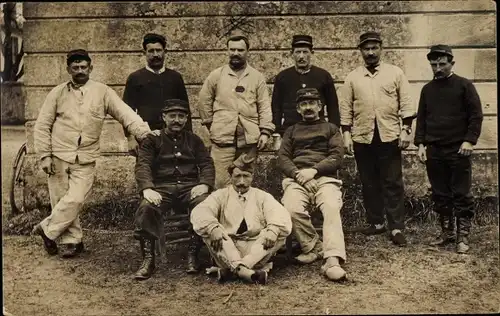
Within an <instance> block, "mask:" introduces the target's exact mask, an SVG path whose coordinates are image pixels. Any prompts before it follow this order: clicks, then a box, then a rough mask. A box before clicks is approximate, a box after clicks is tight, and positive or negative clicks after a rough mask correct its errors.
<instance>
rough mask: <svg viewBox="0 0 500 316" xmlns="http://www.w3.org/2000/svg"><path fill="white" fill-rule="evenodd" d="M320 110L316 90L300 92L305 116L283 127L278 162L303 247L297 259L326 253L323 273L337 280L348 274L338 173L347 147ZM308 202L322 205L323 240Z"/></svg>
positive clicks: (303, 260) (286, 200)
mask: <svg viewBox="0 0 500 316" xmlns="http://www.w3.org/2000/svg"><path fill="white" fill-rule="evenodd" d="M320 111H321V97H320V95H319V93H318V90H316V89H314V88H305V89H300V90H299V91H297V112H299V113H300V115H301V116H302V121H300V122H298V123H296V124H295V125H293V126H291V127H289V128H287V130H286V131H285V135H284V137H283V142H282V143H281V148H280V150H279V152H278V166H279V169H281V171H282V172H283V173H284V175H285V179H284V180H283V190H284V194H283V205H284V206H285V208H286V209H287V210H288V211H289V212H290V215H291V217H292V223H293V233H294V235H295V238H296V239H297V241H298V242H299V244H300V246H301V249H302V254H300V255H299V256H297V257H296V259H297V261H299V262H300V263H304V264H307V263H312V262H314V261H316V260H317V259H320V257H321V256H323V258H324V259H325V262H324V264H323V266H322V267H321V271H322V273H323V274H324V275H325V276H326V277H327V278H328V279H330V280H333V281H339V280H342V279H344V278H345V276H346V273H345V271H344V269H342V268H341V266H340V265H341V264H342V263H344V262H345V260H346V254H345V243H344V233H343V231H342V220H341V218H340V209H341V208H342V192H341V191H340V188H341V186H342V181H340V180H338V179H336V178H335V174H336V172H337V170H338V169H339V168H340V166H341V165H342V159H343V156H344V152H345V150H344V144H343V142H342V134H341V133H340V129H339V128H338V127H337V126H336V125H334V124H332V123H329V122H326V121H325V120H324V119H322V118H320V115H319V112H320ZM307 205H313V206H316V207H318V208H319V209H320V210H321V213H322V214H323V219H324V222H323V243H322V242H321V241H320V239H319V235H318V233H317V232H316V230H315V229H314V226H313V224H312V222H311V216H310V215H309V213H308V212H307V211H306V206H307Z"/></svg>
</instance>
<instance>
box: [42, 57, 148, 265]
mask: <svg viewBox="0 0 500 316" xmlns="http://www.w3.org/2000/svg"><path fill="white" fill-rule="evenodd" d="M91 62H92V60H91V58H90V56H89V54H88V53H87V51H85V50H83V49H76V50H72V51H70V52H69V53H68V55H67V57H66V64H67V71H68V74H69V75H70V76H71V80H70V81H67V82H64V83H62V84H60V85H58V86H57V87H55V88H54V89H52V90H51V91H50V93H49V94H48V96H47V98H46V99H45V102H44V103H43V105H42V108H41V109H40V114H39V115H38V118H37V120H36V123H35V131H34V137H35V150H36V152H37V153H38V154H39V155H40V158H41V167H42V170H43V171H44V172H45V173H47V174H48V176H49V177H48V185H49V194H50V204H51V206H52V211H51V214H50V216H48V217H46V218H45V219H44V220H43V221H41V222H40V223H39V224H37V225H36V226H35V227H34V228H33V233H34V234H36V235H39V236H41V237H42V239H43V242H44V247H45V250H46V251H47V253H48V254H49V255H55V254H57V253H58V251H59V249H58V246H57V243H56V240H57V239H59V242H60V243H61V245H62V251H61V254H62V256H63V257H73V256H75V255H78V254H80V253H81V252H83V251H84V246H83V242H82V237H83V236H82V228H81V226H80V217H79V214H80V211H81V210H82V207H83V203H84V201H85V199H86V198H87V197H88V195H89V193H90V191H91V189H92V184H93V182H94V177H95V164H96V160H97V159H98V158H99V156H100V155H99V143H100V137H101V132H102V127H103V124H104V119H105V117H106V115H108V114H109V115H111V116H112V117H113V118H114V119H116V120H117V121H118V122H120V123H121V124H122V125H123V126H124V127H125V128H126V129H127V130H128V131H129V132H130V134H132V135H134V136H135V137H137V139H138V140H139V141H141V140H142V139H144V138H145V137H146V135H147V134H148V133H149V132H150V129H149V127H148V124H147V123H145V122H144V121H143V120H142V119H141V117H140V116H138V115H137V114H136V113H135V112H134V111H132V110H131V109H130V107H128V106H127V104H125V103H124V102H123V101H122V100H121V99H120V97H119V96H118V95H117V94H116V92H115V91H114V90H113V89H111V88H110V87H108V86H107V85H105V84H103V83H100V82H97V81H93V80H91V79H90V73H91V72H92V69H93V68H92V63H91Z"/></svg>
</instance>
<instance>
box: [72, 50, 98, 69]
mask: <svg viewBox="0 0 500 316" xmlns="http://www.w3.org/2000/svg"><path fill="white" fill-rule="evenodd" d="M75 60H86V61H88V62H89V63H90V62H91V61H92V60H91V59H90V56H89V53H88V52H87V51H86V50H85V49H74V50H71V51H69V52H68V54H67V55H66V64H67V65H68V66H69V65H70V64H71V63H72V62H74V61H75Z"/></svg>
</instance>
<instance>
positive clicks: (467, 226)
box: [457, 217, 472, 253]
mask: <svg viewBox="0 0 500 316" xmlns="http://www.w3.org/2000/svg"><path fill="white" fill-rule="evenodd" d="M471 226H472V219H471V218H469V217H457V253H466V252H468V251H469V248H470V247H469V238H468V236H469V234H470V230H471Z"/></svg>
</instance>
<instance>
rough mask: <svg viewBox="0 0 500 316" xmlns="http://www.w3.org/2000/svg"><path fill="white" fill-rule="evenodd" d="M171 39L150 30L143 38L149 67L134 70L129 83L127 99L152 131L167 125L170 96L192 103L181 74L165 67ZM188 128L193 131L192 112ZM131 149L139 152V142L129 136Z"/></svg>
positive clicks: (134, 153)
mask: <svg viewBox="0 0 500 316" xmlns="http://www.w3.org/2000/svg"><path fill="white" fill-rule="evenodd" d="M166 46H167V41H166V39H165V37H163V36H162V35H159V34H155V33H148V34H146V35H145V36H144V39H143V41H142V48H143V53H144V56H145V57H146V63H147V64H146V67H144V68H141V69H139V70H137V71H135V72H133V73H131V74H130V75H129V76H128V78H127V83H126V84H125V91H124V92H123V101H124V102H125V103H127V104H128V105H129V106H130V107H131V108H132V109H133V110H134V111H136V112H137V114H139V116H140V117H142V118H143V119H144V121H146V122H147V123H148V124H149V127H150V128H151V130H161V129H163V128H164V122H163V119H162V114H161V110H162V108H163V106H164V104H165V100H167V99H181V100H184V101H187V102H189V100H188V95H187V92H186V87H185V86H184V80H183V79H182V76H181V74H180V73H178V72H177V71H175V70H172V69H168V68H166V67H165V53H166V51H167V49H166ZM186 128H187V129H188V130H189V131H192V123H191V113H188V121H187V123H186ZM125 136H127V138H128V140H129V152H130V153H131V154H133V155H136V146H137V143H136V142H135V141H134V139H133V138H132V137H129V135H128V133H127V132H125Z"/></svg>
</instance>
